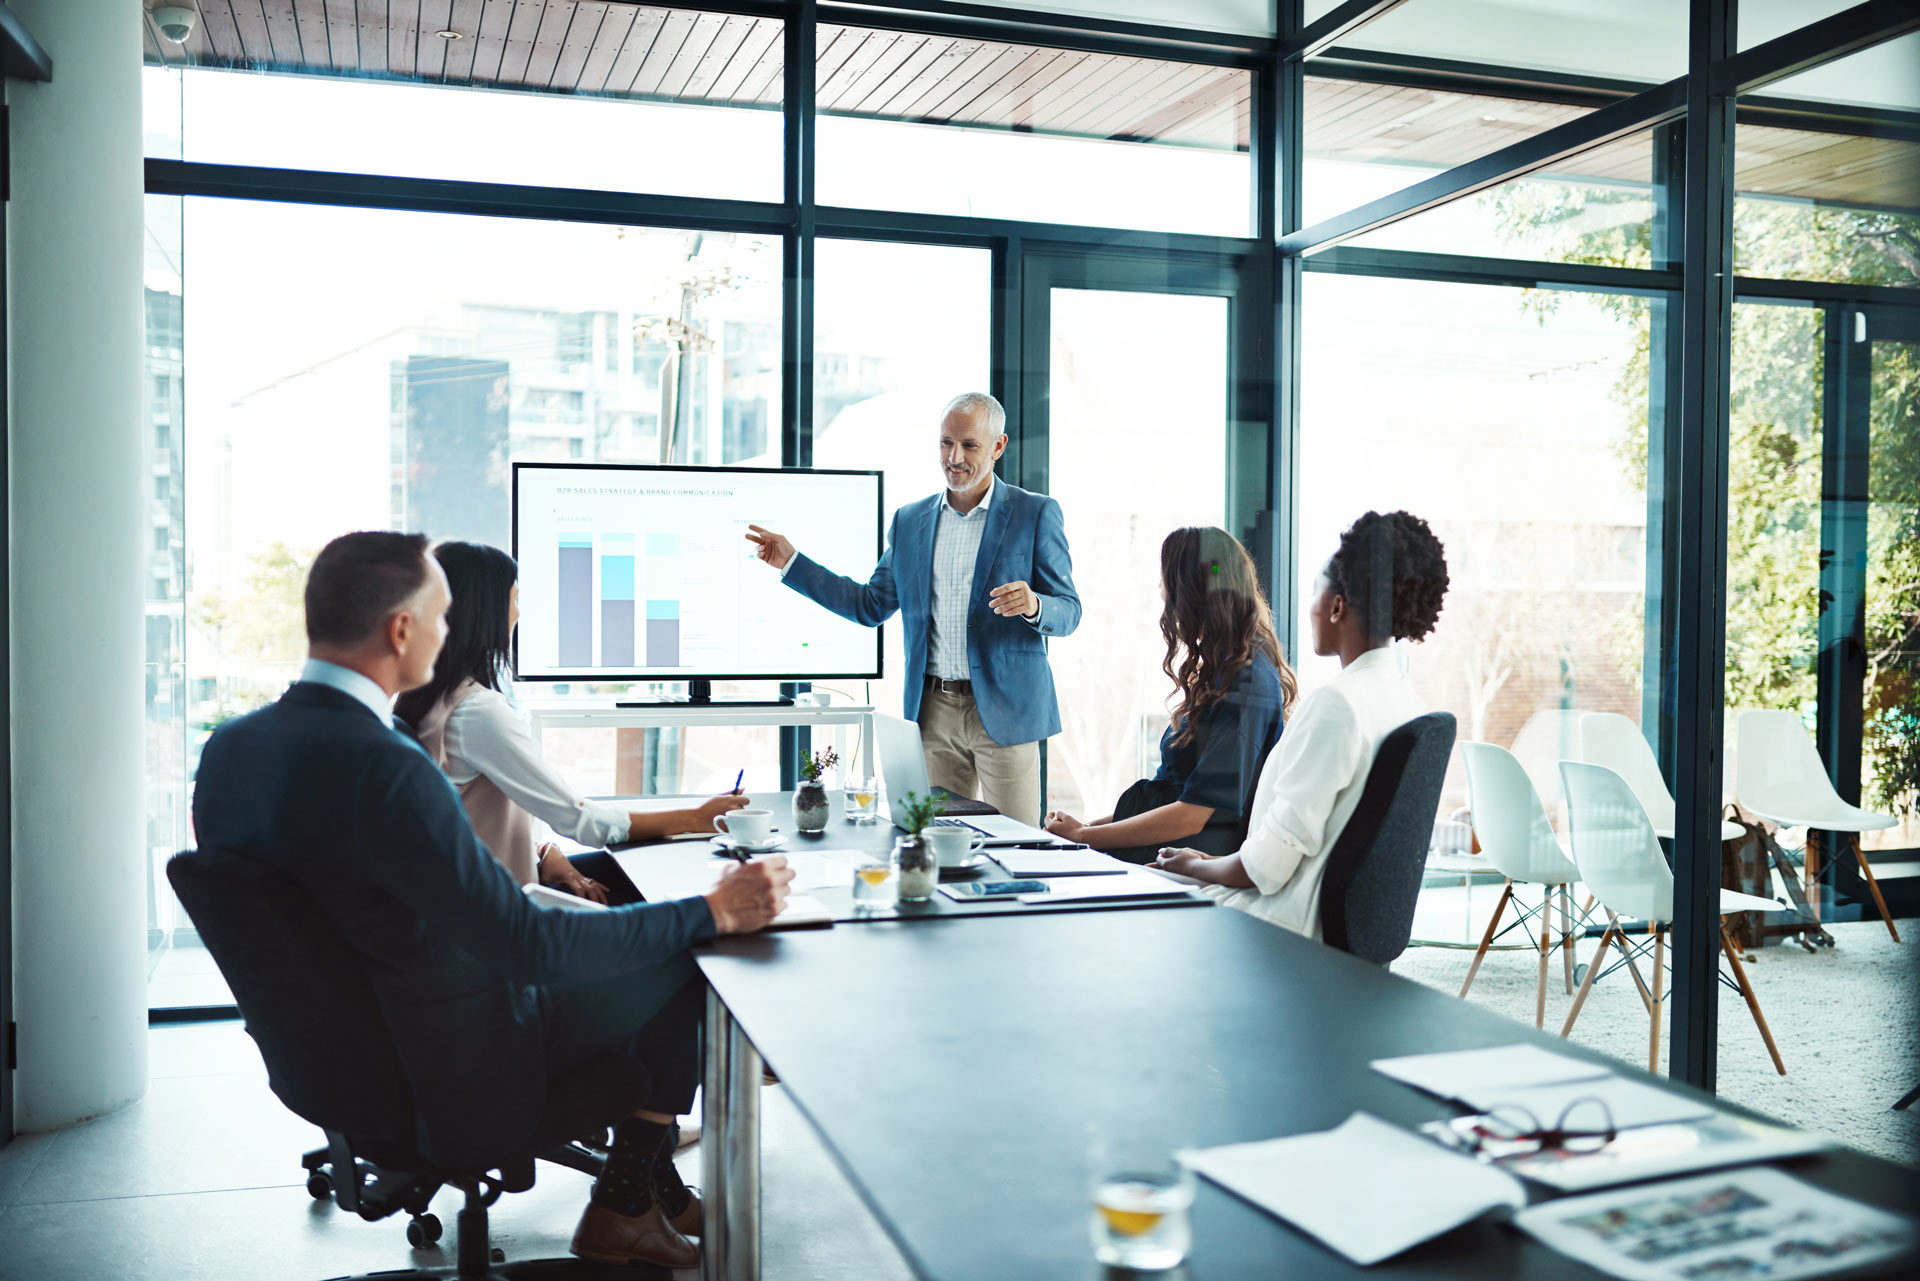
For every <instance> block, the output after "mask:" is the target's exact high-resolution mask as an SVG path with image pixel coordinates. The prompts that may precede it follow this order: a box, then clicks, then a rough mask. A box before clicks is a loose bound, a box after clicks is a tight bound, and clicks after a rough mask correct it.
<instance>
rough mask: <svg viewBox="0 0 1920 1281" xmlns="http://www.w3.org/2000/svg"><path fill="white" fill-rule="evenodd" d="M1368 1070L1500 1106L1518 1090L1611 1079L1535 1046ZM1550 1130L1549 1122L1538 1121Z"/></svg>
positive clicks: (1405, 1058)
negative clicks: (1547, 1125) (1564, 1082)
mask: <svg viewBox="0 0 1920 1281" xmlns="http://www.w3.org/2000/svg"><path fill="white" fill-rule="evenodd" d="M1372 1067H1373V1070H1374V1071H1376V1072H1379V1073H1380V1074H1382V1075H1383V1076H1390V1077H1392V1078H1393V1079H1394V1080H1396V1081H1405V1082H1406V1083H1407V1084H1408V1085H1411V1086H1412V1087H1413V1088H1414V1089H1416V1090H1425V1091H1426V1092H1427V1093H1428V1094H1434V1095H1438V1096H1439V1097H1441V1098H1443V1099H1457V1100H1459V1101H1461V1102H1463V1103H1464V1102H1467V1101H1469V1100H1470V1099H1475V1098H1486V1099H1487V1100H1489V1101H1490V1102H1495V1103H1505V1102H1508V1101H1509V1100H1508V1099H1507V1098H1506V1095H1507V1094H1508V1093H1509V1092H1511V1091H1513V1090H1518V1089H1526V1088H1530V1087H1534V1086H1542V1085H1557V1084H1559V1083H1561V1082H1563V1081H1596V1080H1599V1079H1600V1078H1601V1077H1605V1076H1611V1075H1613V1074H1612V1073H1611V1072H1609V1071H1608V1070H1607V1069H1606V1068H1604V1067H1601V1066H1599V1065H1598V1064H1594V1063H1588V1062H1586V1061H1584V1060H1582V1059H1576V1058H1573V1057H1571V1056H1569V1055H1565V1054H1555V1053H1554V1052H1553V1051H1552V1050H1543V1049H1541V1048H1540V1047H1539V1046H1537V1045H1494V1046H1489V1047H1487V1048H1486V1049H1483V1050H1449V1051H1446V1052H1444V1053H1441V1054H1406V1055H1402V1056H1400V1057H1399V1058H1393V1059H1375V1060H1374V1061H1373V1063H1372ZM1542 1120H1543V1121H1544V1122H1546V1123H1547V1124H1551V1123H1552V1120H1553V1118H1550V1117H1547V1118H1542Z"/></svg>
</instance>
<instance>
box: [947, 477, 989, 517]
mask: <svg viewBox="0 0 1920 1281" xmlns="http://www.w3.org/2000/svg"><path fill="white" fill-rule="evenodd" d="M998 488H1000V478H999V477H998V476H995V475H994V474H993V473H992V472H988V473H987V492H986V493H984V494H982V495H980V501H979V502H977V503H975V504H974V506H973V511H966V512H963V511H961V510H960V509H959V508H958V507H955V506H954V505H953V491H952V490H951V489H943V490H941V491H940V501H941V503H942V504H943V505H944V506H945V507H946V509H947V513H948V514H949V515H952V516H958V517H959V518H960V519H961V520H968V519H970V518H971V517H972V516H973V515H974V514H975V513H977V512H983V511H985V510H987V508H989V507H991V506H993V491H994V490H996V489H998Z"/></svg>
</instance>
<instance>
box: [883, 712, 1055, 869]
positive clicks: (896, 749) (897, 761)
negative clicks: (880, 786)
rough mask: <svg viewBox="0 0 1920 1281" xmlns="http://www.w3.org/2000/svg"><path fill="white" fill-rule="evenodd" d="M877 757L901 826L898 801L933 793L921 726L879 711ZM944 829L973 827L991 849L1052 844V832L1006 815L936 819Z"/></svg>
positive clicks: (890, 801) (896, 823)
mask: <svg viewBox="0 0 1920 1281" xmlns="http://www.w3.org/2000/svg"><path fill="white" fill-rule="evenodd" d="M873 737H874V748H875V755H876V756H877V757H878V759H879V761H880V776H881V778H883V779H885V780H886V784H887V802H888V805H889V807H891V808H892V809H893V811H894V826H896V827H897V826H899V823H900V818H899V815H900V810H899V806H898V805H897V803H896V802H898V800H899V798H900V797H903V796H905V795H906V794H907V793H908V792H918V793H919V794H920V795H922V796H928V795H931V794H932V791H933V789H932V786H931V785H930V784H929V783H928V782H927V758H926V756H925V754H924V753H923V751H922V749H921V746H920V727H919V726H918V725H915V724H914V723H913V722H912V721H903V720H901V719H900V718H899V717H897V716H885V715H882V714H880V713H878V712H876V713H874V717H873ZM934 822H936V823H940V824H942V825H945V826H958V827H967V828H971V829H973V830H974V831H976V832H978V833H980V835H982V836H984V837H985V838H986V841H987V844H988V845H989V846H994V845H1024V844H1027V843H1029V842H1032V841H1052V840H1054V839H1056V838H1055V837H1054V835H1053V833H1051V832H1049V831H1047V830H1046V829H1045V828H1039V827H1035V826H1034V825H1033V824H1031V823H1022V822H1021V821H1020V820H1019V819H1017V818H1008V817H1007V816H1006V815H1004V814H967V815H962V816H959V817H954V818H937V819H935V820H934Z"/></svg>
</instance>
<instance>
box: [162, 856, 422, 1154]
mask: <svg viewBox="0 0 1920 1281" xmlns="http://www.w3.org/2000/svg"><path fill="white" fill-rule="evenodd" d="M167 879H168V880H169V881H170V882H172V884H173V892H174V893H175V894H176V895H178V896H179V899H180V902H181V903H182V904H183V905H184V906H185V907H186V909H187V915H188V916H190V917H192V918H193V924H194V928H195V929H197V930H198V931H199V932H200V938H201V940H202V941H203V942H204V943H205V944H206V947H207V951H208V952H210V953H211V954H212V955H213V959H214V962H215V963H216V964H217V965H218V966H219V967H220V973H221V974H222V976H224V977H225V978H226V980H227V985H228V986H229V987H230V988H232V989H233V996H234V1001H235V1002H236V1003H237V1004H238V1005H239V1007H240V1014H241V1016H242V1017H243V1018H245V1019H246V1023H247V1032H248V1034H249V1035H250V1036H252V1037H253V1039H254V1042H255V1043H256V1044H257V1045H258V1046H259V1047H260V1057H261V1058H262V1059H264V1060H265V1061H266V1065H267V1078H268V1082H269V1084H271V1086H272V1087H273V1092H274V1093H275V1094H276V1095H278V1096H279V1098H280V1101H281V1102H283V1103H285V1104H286V1105H287V1107H288V1108H290V1109H291V1110H292V1111H293V1112H295V1113H297V1114H298V1115H300V1116H301V1117H303V1118H305V1119H306V1120H308V1121H311V1122H313V1123H314V1124H315V1125H317V1126H319V1127H320V1128H322V1129H324V1130H336V1131H339V1132H341V1133H344V1134H350V1135H353V1136H354V1137H355V1138H356V1139H370V1140H376V1141H382V1142H386V1143H392V1144H397V1145H401V1146H403V1147H411V1145H412V1143H413V1137H414V1132H413V1094H412V1091H411V1090H410V1089H409V1087H408V1085H407V1078H406V1075H405V1073H403V1072H402V1071H401V1068H400V1060H399V1058H398V1056H397V1055H396V1054H395V1053H394V1049H393V1041H392V1038H391V1036H390V1035H389V1034H388V1032H387V1026H386V1022H385V1020H384V1018H383V1016H382V1014H381V1012H380V1006H379V1002H378V1001H377V1000H376V999H375V997H374V994H373V989H372V988H371V986H370V985H369V984H368V981H367V974H366V968H365V964H364V962H363V961H362V960H361V958H360V956H359V954H358V953H357V952H355V951H354V950H353V949H352V948H351V947H350V946H348V944H347V943H346V941H345V940H344V939H343V938H341V936H340V934H339V932H338V931H337V930H336V929H335V928H334V926H333V924H332V923H331V922H330V921H329V920H328V919H327V917H326V916H325V914H324V913H323V912H322V911H321V910H320V907H319V905H318V904H316V903H315V902H314V901H313V900H312V898H311V897H310V896H308V894H307V893H306V892H305V891H304V890H302V889H301V888H300V887H299V886H298V885H297V884H295V883H294V882H293V881H292V880H290V879H289V878H287V877H285V876H283V875H281V874H280V873H279V872H276V871H274V870H273V869H272V868H269V867H267V866H266V865H265V864H263V863H261V862H259V861H258V860H255V859H251V858H247V857H245V856H243V855H240V854H236V853H233V852H231V851H227V850H219V849H201V850H188V851H186V852H184V853H181V854H177V855H175V856H174V857H173V858H172V859H170V860H168V862H167Z"/></svg>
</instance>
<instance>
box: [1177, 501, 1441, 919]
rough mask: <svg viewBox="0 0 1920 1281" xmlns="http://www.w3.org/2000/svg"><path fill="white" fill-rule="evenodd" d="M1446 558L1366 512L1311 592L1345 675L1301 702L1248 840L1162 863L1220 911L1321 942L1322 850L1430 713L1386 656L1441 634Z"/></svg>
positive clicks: (1421, 534)
mask: <svg viewBox="0 0 1920 1281" xmlns="http://www.w3.org/2000/svg"><path fill="white" fill-rule="evenodd" d="M1446 594H1447V556H1446V549H1445V548H1444V547H1442V546H1441V545H1440V540H1439V539H1438V538H1435V537H1434V535H1433V531H1432V530H1431V529H1429V528H1427V522H1426V521H1424V520H1421V519H1420V518H1419V517H1418V516H1415V515H1412V514H1411V513H1409V512H1388V513H1387V514H1386V515H1384V516H1383V515H1381V514H1380V513H1379V512H1368V513H1367V514H1366V515H1364V516H1362V517H1361V518H1360V519H1359V520H1356V521H1355V522H1353V526H1352V528H1350V529H1348V530H1347V532H1346V533H1344V534H1342V535H1341V536H1340V546H1339V548H1338V550H1336V551H1335V552H1334V553H1333V556H1332V558H1331V559H1329V560H1328V561H1327V565H1326V568H1325V569H1323V570H1322V571H1321V572H1320V577H1319V580H1318V581H1317V582H1316V583H1315V584H1314V600H1313V607H1312V610H1311V613H1310V617H1311V619H1312V623H1313V652H1314V653H1316V654H1321V655H1326V656H1337V657H1338V658H1339V659H1340V674H1339V675H1338V676H1337V677H1335V678H1334V679H1333V680H1332V681H1330V682H1328V683H1327V684H1325V685H1323V686H1321V687H1320V688H1319V689H1316V690H1314V691H1312V692H1311V693H1309V694H1307V695H1306V696H1305V697H1303V698H1302V699H1301V700H1300V702H1299V705H1298V706H1296V707H1295V708H1294V711H1293V715H1292V716H1291V717H1290V718H1289V719H1288V721H1287V731H1286V733H1285V734H1282V735H1281V736H1280V741H1279V743H1277V744H1276V745H1275V746H1274V749H1273V751H1272V753H1271V754H1269V755H1268V757H1267V761H1266V764H1265V765H1264V766H1263V767H1262V768H1261V771H1260V784H1259V787H1258V788H1256V789H1255V791H1254V796H1253V809H1252V814H1251V817H1250V819H1249V823H1248V831H1247V839H1246V841H1245V842H1244V843H1243V844H1242V845H1241V846H1240V848H1239V850H1238V851H1237V852H1235V853H1233V854H1228V855H1224V856H1218V857H1216V856H1211V855H1208V854H1205V853H1203V852H1201V851H1200V850H1196V849H1186V848H1181V849H1164V850H1161V851H1160V856H1159V858H1158V859H1157V860H1156V863H1155V865H1156V866H1158V867H1161V868H1164V869H1165V870H1167V871H1169V872H1177V873H1180V874H1181V875H1184V876H1189V877H1192V878H1193V879H1194V880H1196V881H1199V882H1201V883H1202V887H1203V889H1204V890H1205V892H1206V893H1208V894H1210V895H1212V896H1213V897H1215V898H1217V899H1219V900H1220V901H1222V902H1224V903H1227V904H1230V905H1231V906H1234V907H1237V908H1240V909H1241V910H1243V911H1246V912H1250V913H1252V914H1253V915H1255V916H1259V917H1263V918H1265V919H1266V920H1269V921H1272V922H1273V923H1274V924H1276V925H1280V926H1283V927H1285V928H1286V929H1290V930H1293V931H1294V932H1295V933H1298V934H1305V935H1307V936H1308V937H1309V938H1319V937H1320V882H1321V879H1322V878H1323V877H1324V876H1325V874H1326V858H1325V855H1326V852H1327V851H1328V850H1330V849H1332V848H1333V844H1334V842H1335V841H1336V840H1338V839H1339V837H1340V832H1341V830H1342V829H1343V828H1345V827H1346V825H1347V820H1348V819H1349V818H1350V817H1352V815H1353V811H1354V808H1355V806H1357V805H1358V804H1359V803H1360V793H1361V791H1362V789H1363V788H1365V786H1366V782H1367V773H1368V771H1370V770H1371V769H1372V768H1373V758H1374V754H1375V753H1376V752H1377V751H1378V750H1379V748H1380V740H1381V739H1383V738H1385V737H1386V736H1387V735H1388V734H1390V733H1392V732H1393V731H1394V730H1395V729H1397V728H1399V727H1400V726H1401V725H1404V724H1406V723H1407V722H1408V721H1410V720H1412V719H1413V718H1414V717H1416V716H1420V715H1422V714H1423V713H1425V712H1426V710H1427V709H1426V706H1425V705H1424V704H1423V703H1421V701H1420V699H1419V697H1418V696H1416V695H1415V694H1414V692H1413V690H1412V688H1411V687H1410V686H1409V685H1408V684H1407V681H1406V678H1405V677H1404V676H1402V675H1401V673H1400V668H1399V664H1398V663H1397V662H1396V661H1395V658H1394V655H1393V652H1392V650H1391V649H1389V648H1388V646H1389V645H1390V644H1391V643H1392V642H1393V641H1396V640H1408V641H1417V640H1420V639H1422V638H1423V637H1425V636H1426V635H1427V634H1428V633H1430V632H1431V631H1433V626H1434V623H1435V621H1437V620H1438V618H1439V617H1440V605H1441V602H1442V600H1444V599H1445V597H1446Z"/></svg>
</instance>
